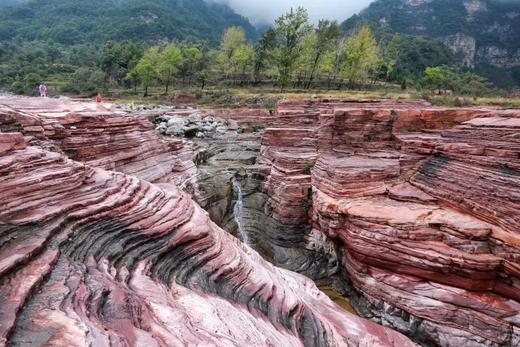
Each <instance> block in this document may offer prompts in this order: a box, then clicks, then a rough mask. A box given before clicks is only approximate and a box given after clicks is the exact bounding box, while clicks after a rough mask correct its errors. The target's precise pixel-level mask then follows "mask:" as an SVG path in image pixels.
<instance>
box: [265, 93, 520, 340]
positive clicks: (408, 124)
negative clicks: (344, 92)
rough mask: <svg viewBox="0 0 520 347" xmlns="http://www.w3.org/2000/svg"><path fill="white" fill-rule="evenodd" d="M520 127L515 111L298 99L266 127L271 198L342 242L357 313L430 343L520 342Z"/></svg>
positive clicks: (296, 220) (343, 269) (309, 236)
mask: <svg viewBox="0 0 520 347" xmlns="http://www.w3.org/2000/svg"><path fill="white" fill-rule="evenodd" d="M519 134H520V112H519V111H504V110H494V109H442V108H432V107H428V106H425V105H423V104H421V103H415V102H397V103H395V102H373V103H370V102H363V103H359V102H351V101H344V100H314V101H313V100H304V101H302V100H292V101H291V100H288V101H285V102H281V103H280V105H279V109H278V114H277V122H275V123H274V124H273V125H272V126H271V127H270V128H267V129H266V130H265V132H264V136H263V142H262V144H263V146H262V158H261V161H262V162H264V163H265V164H267V165H270V167H271V172H270V174H269V176H268V178H267V187H266V191H267V193H268V196H269V198H268V205H269V206H270V208H271V210H272V211H273V213H272V215H273V216H274V218H275V219H277V220H279V221H280V222H281V223H283V224H285V225H289V226H293V227H295V229H291V228H288V229H287V230H286V232H287V233H293V232H295V230H296V232H298V233H299V235H300V237H303V238H304V239H305V240H306V241H307V244H309V245H313V244H315V240H316V239H320V240H324V242H325V245H326V247H325V248H327V249H330V250H335V252H331V254H332V253H334V255H335V260H336V259H337V261H338V263H339V265H338V267H339V271H338V274H339V275H340V277H341V276H343V279H340V280H339V281H335V282H334V285H335V287H336V288H337V290H338V291H341V292H343V293H345V294H348V295H349V296H350V297H351V299H352V304H353V306H354V307H355V308H356V309H357V311H358V312H359V313H360V314H361V315H363V316H365V317H369V318H371V319H373V320H375V321H377V322H379V323H381V324H383V325H386V326H391V327H392V328H394V329H396V330H398V331H401V332H403V333H406V334H408V335H409V336H411V337H412V338H414V339H415V340H416V341H418V342H420V343H422V344H424V345H430V344H433V345H441V346H456V345H464V346H475V345H486V346H515V345H518V344H519V343H520V320H519V319H520V313H519V312H520V304H519V300H520V296H519V294H520V233H519V231H520V225H519V222H520V213H519V212H518V211H520V137H519ZM299 225H304V226H303V227H301V228H296V227H297V226H299ZM316 235H319V237H316ZM287 237H290V236H287ZM331 243H332V247H331Z"/></svg>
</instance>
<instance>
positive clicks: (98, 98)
mask: <svg viewBox="0 0 520 347" xmlns="http://www.w3.org/2000/svg"><path fill="white" fill-rule="evenodd" d="M96 102H97V103H102V102H103V97H101V94H99V93H98V94H97V96H96Z"/></svg>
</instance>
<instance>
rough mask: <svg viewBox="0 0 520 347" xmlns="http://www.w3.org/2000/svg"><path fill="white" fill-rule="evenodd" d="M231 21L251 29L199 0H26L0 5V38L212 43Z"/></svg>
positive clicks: (219, 7) (226, 11)
mask: <svg viewBox="0 0 520 347" xmlns="http://www.w3.org/2000/svg"><path fill="white" fill-rule="evenodd" d="M232 25H237V26H241V27H243V28H245V30H246V32H247V33H248V35H249V36H250V37H251V38H254V37H255V35H256V31H255V29H254V28H253V27H252V26H251V24H250V23H249V21H248V20H247V19H245V18H243V17H241V16H239V15H237V14H236V13H235V12H233V11H232V10H231V9H230V8H229V7H227V6H224V5H218V4H209V3H208V2H206V1H204V0H189V1H186V0H89V1H84V0H30V1H26V2H23V3H20V4H17V5H14V6H7V7H2V8H0V41H7V40H12V39H15V38H18V39H21V40H23V41H52V42H57V43H61V44H65V45H76V44H83V43H97V44H103V43H104V42H106V41H109V40H115V41H123V40H130V41H138V42H147V43H150V42H163V41H165V40H170V41H171V40H181V41H206V42H208V43H210V44H216V43H217V42H218V41H219V40H220V36H221V34H222V33H223V32H224V30H225V29H226V28H227V27H229V26H232Z"/></svg>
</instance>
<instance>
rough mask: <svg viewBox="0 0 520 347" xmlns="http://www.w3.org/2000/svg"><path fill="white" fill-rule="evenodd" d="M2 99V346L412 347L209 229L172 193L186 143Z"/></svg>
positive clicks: (137, 126) (108, 117)
mask: <svg viewBox="0 0 520 347" xmlns="http://www.w3.org/2000/svg"><path fill="white" fill-rule="evenodd" d="M0 104H2V106H1V107H0V131H1V132H0V201H2V204H1V205H0V294H1V295H0V345H2V346H4V345H9V346H18V345H27V344H31V345H62V346H63V345H74V346H89V345H95V346H105V345H107V346H108V345H115V346H123V345H124V346H177V345H216V346H244V345H252V346H302V345H304V346H413V345H414V344H413V343H412V342H410V341H409V340H408V339H407V338H405V337H404V336H403V335H400V334H399V333H397V332H394V331H392V330H390V329H388V328H384V327H381V326H378V325H377V324H375V323H372V322H369V321H365V320H363V319H361V318H358V317H356V316H353V315H351V314H349V313H347V312H345V311H343V310H342V309H341V308H340V307H339V306H337V305H335V304H334V303H332V302H331V300H330V299H328V298H327V297H326V296H325V295H324V294H323V293H321V292H320V291H319V290H318V289H317V288H316V287H315V285H314V284H313V283H312V282H311V281H310V280H309V279H307V278H305V277H303V276H301V275H298V274H295V273H291V272H289V271H286V270H282V269H279V268H276V267H274V266H273V265H271V264H269V263H268V262H266V261H265V260H263V259H262V258H261V257H260V256H259V254H258V253H256V252H255V251H253V250H252V249H251V248H249V247H247V246H244V245H243V244H242V243H241V242H240V241H239V240H237V239H236V238H234V237H232V236H231V235H229V234H228V233H226V232H225V231H223V230H222V229H220V228H219V227H218V226H217V225H215V224H214V223H213V222H212V221H211V220H210V219H209V215H208V214H207V213H206V212H205V211H203V210H202V208H201V207H199V206H198V205H197V204H196V203H194V201H193V200H192V199H191V196H190V195H189V194H188V193H186V192H184V191H182V190H181V189H180V187H179V186H177V183H180V184H181V186H182V183H183V182H184V181H185V179H181V180H179V177H182V176H183V175H186V176H185V177H190V174H189V170H190V169H189V168H190V167H191V165H192V164H193V162H191V163H192V164H191V165H190V163H189V161H188V160H186V159H185V158H184V154H183V150H184V147H183V146H182V144H183V143H184V142H183V140H182V141H181V140H179V141H174V142H173V143H174V144H175V145H174V146H171V142H169V141H167V140H165V139H161V138H159V137H158V136H157V135H156V134H155V133H154V132H153V127H152V125H151V123H147V120H145V119H144V118H142V117H134V116H132V115H129V114H121V113H117V112H108V111H103V112H97V111H98V110H92V109H91V107H92V105H81V104H80V105H78V104H75V103H71V102H70V101H60V102H59V103H58V102H56V103H55V101H48V100H45V101H42V100H41V99H38V100H35V99H10V100H4V99H2V100H0ZM75 108H80V109H75ZM45 111H49V112H45ZM51 111H52V112H51ZM145 140H146V141H145ZM186 148H188V147H186ZM110 158H112V159H111V160H110ZM96 165H99V166H96ZM152 168H156V170H155V171H154V170H152ZM107 169H110V170H107ZM125 171H127V172H125ZM183 188H186V186H185V187H183Z"/></svg>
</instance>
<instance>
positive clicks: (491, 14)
mask: <svg viewBox="0 0 520 347" xmlns="http://www.w3.org/2000/svg"><path fill="white" fill-rule="evenodd" d="M360 22H369V23H371V24H373V25H376V26H379V27H381V28H386V29H387V30H389V31H393V32H399V33H404V34H409V35H415V36H431V37H435V38H438V39H440V40H442V41H443V42H445V43H446V44H447V45H448V46H450V47H451V48H452V50H453V51H454V52H455V53H456V54H457V55H458V57H459V60H460V64H461V65H462V66H465V67H469V68H476V69H477V70H481V71H484V72H488V74H492V73H493V72H494V71H496V70H497V69H500V70H507V72H508V73H509V77H510V78H512V79H516V82H517V83H520V1H510V0H504V1H502V0H376V1H375V2H373V3H372V4H371V5H370V6H369V7H368V8H367V9H365V10H364V11H363V12H361V13H360V14H359V15H356V16H354V17H352V18H350V19H349V20H347V21H345V22H344V23H343V27H344V28H345V29H346V30H348V29H350V28H352V27H355V26H357V25H358V24H359V23H360Z"/></svg>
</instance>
